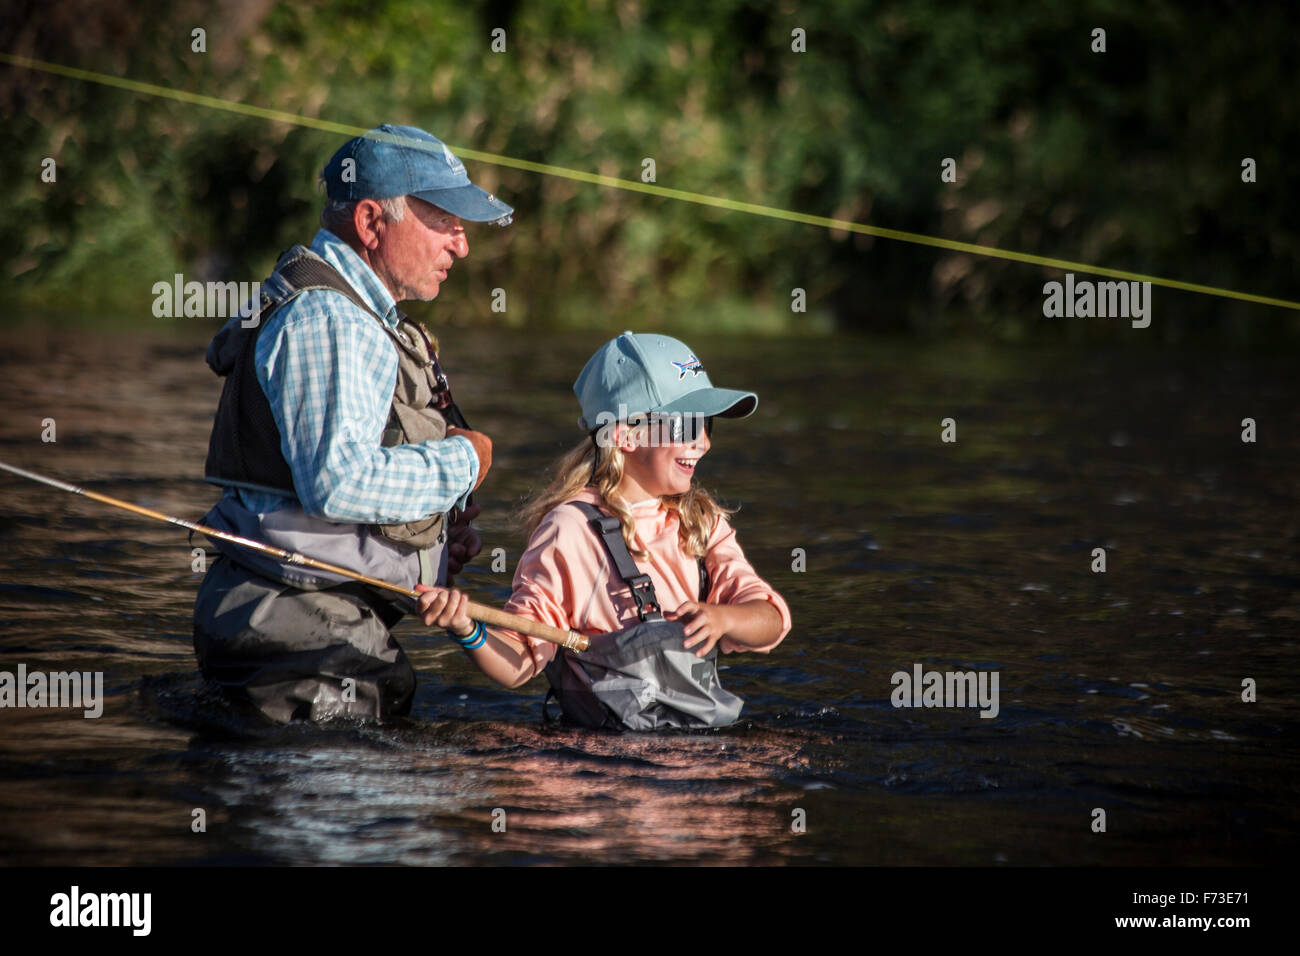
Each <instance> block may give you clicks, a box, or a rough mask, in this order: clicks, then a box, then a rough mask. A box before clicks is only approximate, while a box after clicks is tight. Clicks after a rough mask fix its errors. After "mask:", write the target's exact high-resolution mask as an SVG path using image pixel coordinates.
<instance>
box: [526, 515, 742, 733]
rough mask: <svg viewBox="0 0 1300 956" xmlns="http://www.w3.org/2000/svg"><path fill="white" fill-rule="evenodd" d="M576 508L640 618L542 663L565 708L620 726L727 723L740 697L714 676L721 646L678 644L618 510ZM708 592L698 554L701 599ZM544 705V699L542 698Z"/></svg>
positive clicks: (596, 723)
mask: <svg viewBox="0 0 1300 956" xmlns="http://www.w3.org/2000/svg"><path fill="white" fill-rule="evenodd" d="M569 504H571V505H573V506H574V507H575V508H577V509H578V510H580V511H581V512H582V513H583V515H585V516H586V518H587V523H588V524H589V525H590V526H591V528H592V530H593V531H594V532H595V533H596V535H597V536H598V537H599V538H600V540H601V543H602V544H603V545H604V546H605V551H606V553H607V554H608V555H609V559H610V561H611V562H612V565H613V568H614V570H615V572H616V573H617V574H618V576H619V577H620V578H622V579H623V581H624V583H625V584H627V586H628V587H629V588H630V589H631V591H632V600H633V601H635V602H636V607H637V617H638V618H639V619H640V623H639V624H635V625H633V626H632V627H630V628H627V629H625V630H622V631H617V632H615V633H613V634H597V635H594V636H592V637H591V638H590V644H589V645H588V647H587V650H585V651H581V652H575V651H570V650H568V649H567V648H557V649H556V652H555V657H554V658H552V659H551V662H550V663H549V664H547V665H546V671H545V673H546V678H547V680H548V681H550V684H551V690H550V692H549V693H548V694H547V700H549V699H550V697H551V696H552V695H554V696H555V698H556V699H557V700H558V701H559V702H560V708H561V710H563V712H564V716H565V717H566V718H568V719H569V720H570V721H571V722H573V723H576V724H579V725H580V726H583V727H591V728H605V729H622V730H662V729H667V728H698V727H725V726H727V725H728V724H733V723H735V722H736V719H737V718H738V717H739V716H740V710H741V708H742V707H744V706H745V702H744V701H743V700H741V699H740V698H739V697H737V696H736V695H735V694H733V693H731V692H729V691H727V690H724V689H723V687H722V682H721V681H720V680H718V667H717V657H718V647H717V645H716V644H715V645H714V646H713V648H712V649H711V650H710V651H709V653H708V654H707V655H706V656H705V657H696V656H695V652H694V650H690V649H687V648H684V647H682V642H683V641H684V640H685V634H686V631H685V629H684V628H683V627H682V625H681V624H679V623H677V622H675V621H668V620H665V619H664V616H663V612H662V608H660V606H659V600H658V598H657V597H656V595H655V589H654V583H653V582H652V581H651V580H650V575H648V574H644V573H643V572H642V571H641V569H640V568H638V567H637V565H636V562H635V561H634V560H633V559H632V555H631V552H629V551H628V548H627V542H626V541H625V540H624V539H623V530H622V525H621V524H620V523H619V520H618V518H616V517H614V516H612V515H607V514H605V513H604V512H602V511H601V510H600V509H599V508H597V507H595V506H594V505H591V504H589V503H587V502H585V501H571V502H569ZM708 595H709V580H708V572H707V571H706V570H705V568H704V562H703V560H701V561H700V591H699V600H700V601H701V602H703V601H705V600H707V598H708ZM542 707H543V712H545V707H546V705H545V702H543V705H542Z"/></svg>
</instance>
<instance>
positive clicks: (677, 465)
mask: <svg viewBox="0 0 1300 956" xmlns="http://www.w3.org/2000/svg"><path fill="white" fill-rule="evenodd" d="M688 431H689V429H688ZM695 431H696V432H698V434H696V435H694V436H692V437H691V439H690V440H689V441H679V442H672V441H671V440H670V439H671V438H672V432H671V429H669V428H656V427H654V426H650V427H647V426H645V425H636V426H628V425H624V424H621V423H620V424H619V425H618V426H617V427H616V429H615V432H614V438H615V441H616V442H617V444H618V447H619V448H620V449H621V450H622V452H623V480H622V481H621V482H620V483H619V486H618V493H619V495H620V496H621V497H622V498H623V500H624V501H627V502H629V503H635V502H638V501H644V500H646V499H647V498H662V497H663V496H664V495H681V494H685V493H686V492H687V491H690V489H691V479H692V478H693V477H694V476H695V468H696V466H697V465H698V463H699V461H700V459H701V458H703V457H704V456H705V455H706V454H708V451H709V448H710V447H711V445H712V443H711V442H710V441H709V435H708V430H707V429H705V428H697V429H695Z"/></svg>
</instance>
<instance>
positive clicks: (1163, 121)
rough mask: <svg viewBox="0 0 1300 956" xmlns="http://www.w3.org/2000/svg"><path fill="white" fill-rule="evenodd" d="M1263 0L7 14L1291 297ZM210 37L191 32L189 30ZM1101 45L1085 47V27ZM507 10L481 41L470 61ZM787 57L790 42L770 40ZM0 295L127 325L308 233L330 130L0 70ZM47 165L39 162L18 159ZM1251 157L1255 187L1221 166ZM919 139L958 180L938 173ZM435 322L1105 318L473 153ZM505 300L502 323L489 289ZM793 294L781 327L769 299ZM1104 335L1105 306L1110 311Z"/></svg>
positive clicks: (1000, 330)
mask: <svg viewBox="0 0 1300 956" xmlns="http://www.w3.org/2000/svg"><path fill="white" fill-rule="evenodd" d="M1287 12H1288V8H1287V6H1286V5H1285V4H1282V3H1274V4H1263V5H1257V6H1253V7H1252V8H1251V9H1249V10H1246V9H1239V8H1229V7H1226V6H1218V5H1216V6H1206V5H1186V4H1181V3H1173V2H1163V3H1162V2H1157V3H1152V4H1144V5H1131V4H1126V3H1120V2H1118V0H1097V2H1091V3H1085V4H1066V3H1059V4H1049V5H1046V7H1043V8H1039V7H1035V6H1029V7H1026V5H1024V4H1020V3H1012V2H1008V0H992V2H987V3H982V4H979V5H978V7H961V8H954V7H952V6H951V5H949V4H943V3H938V2H933V0H908V2H902V0H899V2H885V3H862V2H844V3H822V4H806V3H799V4H796V3H793V2H788V3H775V4H772V3H749V2H741V0H715V2H711V3H707V4H703V3H699V2H677V3H673V2H662V0H660V2H654V3H650V2H636V0H608V2H601V0H592V2H589V3H588V2H577V0H567V2H547V3H540V2H526V0H519V2H511V0H498V2H493V3H488V4H485V5H482V6H480V7H479V8H478V9H477V10H475V9H471V8H470V7H469V6H468V5H463V4H432V3H428V2H426V0H390V2H381V3H359V2H341V0H339V2H332V3H324V4H320V5H318V6H314V7H309V6H299V5H287V4H279V5H272V4H271V3H269V2H267V0H227V2H225V3H221V4H218V5H215V6H214V5H210V4H204V3H184V2H182V3H161V2H143V3H135V4H130V5H125V4H124V5H120V6H117V5H108V6H106V5H104V4H101V3H91V2H80V3H78V2H73V3H63V4H54V5H50V4H38V3H28V4H27V7H26V9H25V10H22V11H20V16H19V20H18V21H17V22H19V23H20V26H19V27H18V28H17V29H16V30H15V32H14V34H13V37H14V41H13V45H12V46H10V47H9V48H8V52H12V53H18V54H20V55H25V56H31V57H34V58H36V59H42V60H49V61H53V62H59V63H64V64H69V65H75V66H78V67H81V68H84V69H89V70H95V71H100V72H105V73H112V74H116V75H123V76H128V77H130V78H132V79H138V80H143V81H147V82H153V83H159V84H163V85H167V86H171V87H179V88H183V89H186V90H191V91H195V92H201V93H205V94H209V95H213V96H219V97H223V98H227V99H235V100H240V101H243V102H247V103H251V104H256V105H259V106H267V107H272V108H276V109H282V110H287V111H290V112H295V113H301V114H303V115H307V116H312V117H320V118H323V119H328V120H332V121H335V122H340V123H349V124H354V125H357V126H362V127H369V126H372V125H375V124H377V123H380V122H384V121H392V122H399V123H410V124H413V125H418V126H422V127H424V128H426V129H429V130H430V131H432V132H433V133H435V134H436V135H438V136H440V137H442V138H443V139H445V140H446V141H447V142H448V143H450V144H451V145H452V146H453V147H457V146H459V147H463V148H472V149H477V150H482V151H487V152H492V153H498V154H503V155H507V156H512V157H517V158H521V159H527V160H532V161H535V162H542V163H548V164H552V165H557V166H563V167H570V168H574V169H580V170H588V171H594V172H599V173H604V174H608V175H612V176H618V177H622V178H625V179H638V178H639V176H640V172H641V163H642V160H643V158H646V157H650V158H653V159H654V160H655V163H656V167H657V170H656V171H657V181H658V184H659V185H662V186H667V187H672V188H679V189H684V190H690V191H694V192H702V193H709V194H715V195H719V196H725V197H729V198H733V199H738V200H743V201H749V202H755V203H761V204H764V205H770V206H777V207H782V208H788V209H794V210H798V211H800V212H806V213H811V214H815V215H823V216H832V217H836V218H843V219H851V220H856V221H860V222H869V223H871V224H873V225H879V226H885V227H889V228H895V229H902V230H908V231H912V232H920V233H927V234H931V235H940V236H945V237H949V238H954V239H961V240H965V241H971V242H977V243H983V244H989V245H997V246H1000V247H1004V248H1009V249H1017V250H1023V251H1027V252H1032V253H1036V254H1039V255H1047V256H1055V257H1059V258H1064V259H1072V260H1078V261H1084V262H1093V263H1097V264H1099V265H1107V266H1111V267H1115V268H1121V269H1130V270H1134V271H1139V272H1148V273H1154V274H1156V275H1160V276H1167V277H1171V278H1178V279H1184V280H1188V281H1193V282H1202V283H1206V284H1210V285H1220V286H1226V287H1228V288H1235V289H1241V290H1245V291H1249V292H1256V293H1260V294H1265V295H1273V296H1279V297H1282V298H1291V299H1295V298H1300V291H1297V290H1296V287H1295V283H1294V280H1293V279H1292V264H1293V263H1294V262H1295V260H1296V258H1297V253H1300V241H1298V240H1297V234H1296V230H1295V220H1294V215H1293V213H1292V212H1291V211H1292V210H1293V209H1294V208H1295V205H1296V204H1295V202H1294V200H1295V198H1296V197H1295V192H1296V185H1295V180H1294V178H1293V177H1292V176H1291V175H1290V174H1291V171H1292V168H1293V163H1291V162H1289V160H1290V158H1291V157H1294V156H1295V155H1296V149H1297V148H1298V147H1300V143H1297V138H1298V136H1300V134H1298V132H1297V127H1296V123H1295V121H1294V118H1293V115H1292V104H1291V100H1292V99H1293V98H1294V83H1295V76H1296V75H1297V69H1296V67H1297V63H1296V59H1297V57H1296V41H1295V40H1294V31H1293V30H1292V29H1291V23H1290V18H1289V17H1288V16H1287ZM200 26H201V27H203V28H204V29H205V30H206V31H207V43H208V52H207V53H206V54H196V53H192V52H191V51H190V42H191V41H190V34H191V30H192V29H194V28H195V27H200ZM1097 26H1101V27H1104V28H1105V29H1106V31H1107V52H1106V53H1104V54H1094V53H1092V52H1090V50H1089V46H1090V43H1091V31H1092V29H1093V28H1094V27H1097ZM497 27H500V28H503V29H505V31H506V38H507V51H506V52H505V53H493V52H492V51H491V50H490V32H491V31H492V30H493V29H494V28H497ZM795 28H801V29H803V30H805V31H806V34H807V40H806V42H807V52H806V53H802V54H801V53H795V52H792V51H791V31H792V30H793V29H795ZM0 108H2V109H3V112H4V115H5V124H6V129H7V130H8V132H9V134H10V148H8V149H6V151H5V153H4V156H3V159H2V160H0V164H2V166H3V169H4V171H5V181H6V182H7V183H8V184H9V185H10V187H11V188H10V189H8V190H6V191H5V193H4V199H3V200H0V202H3V204H4V210H5V212H6V213H7V215H6V221H7V222H8V223H9V224H10V228H9V229H7V230H6V231H5V233H4V235H3V238H0V250H2V252H3V273H2V275H3V280H2V282H3V285H2V286H0V289H2V292H0V296H2V298H3V301H4V303H5V306H6V311H7V312H9V313H10V314H13V313H16V312H23V311H25V310H36V309H39V310H53V311H86V310H90V311H92V312H94V313H96V314H98V313H103V312H111V311H127V312H130V313H132V314H138V315H140V316H142V317H146V316H148V314H149V312H148V310H149V304H150V302H151V301H152V298H151V295H150V292H149V287H150V286H151V285H152V283H153V282H155V281H157V280H158V279H160V278H167V277H169V276H170V275H171V274H172V273H173V272H175V271H181V272H184V273H186V274H187V277H195V278H200V279H207V278H232V279H242V280H249V279H254V278H260V277H261V276H263V275H264V274H265V272H266V271H267V269H268V268H269V267H270V265H271V264H272V263H273V261H274V258H275V255H276V253H277V252H278V251H280V250H281V249H283V248H284V247H286V246H288V245H290V244H291V243H292V242H295V241H307V240H309V239H310V237H311V235H312V234H313V233H314V231H315V228H316V216H317V213H318V210H319V204H320V196H319V194H318V193H317V192H316V188H315V176H316V173H317V172H318V171H319V169H320V167H321V166H323V164H324V162H325V160H326V159H327V158H328V157H329V155H330V154H331V153H332V152H333V150H334V149H335V148H336V147H337V146H338V145H339V143H341V142H342V137H340V136H338V135H334V134H327V133H323V132H318V131H314V130H310V129H303V128H295V127H290V126H286V125H283V124H278V123H272V122H268V121H265V120H260V119H252V118H248V117H243V116H239V115H236V114H233V113H228V112H224V111H220V110H213V109H206V108H203V107H198V106H189V105H185V104H181V103H176V102H171V101H167V100H161V99H157V98H152V97H146V96H140V95H137V94H133V93H129V92H125V91H120V90H115V89H111V88H106V87H102V86H97V85H94V84H90V83H85V82H79V81H75V80H70V79H63V78H60V77H54V76H49V75H47V74H42V73H37V72H33V71H29V70H22V69H18V68H15V67H10V66H3V65H0ZM45 156H53V157H54V158H55V159H56V160H57V161H58V164H59V167H58V169H59V172H58V182H57V184H54V185H51V184H45V183H42V182H41V181H40V179H39V170H40V161H41V159H42V158H43V157H45ZM1246 156H1250V157H1253V158H1254V159H1255V160H1256V161H1257V163H1258V167H1259V182H1258V183H1256V184H1253V185H1246V184H1243V183H1242V182H1241V178H1240V172H1241V167H1240V164H1241V160H1242V158H1243V157H1246ZM945 157H953V158H954V159H956V161H957V168H958V182H957V183H955V184H944V183H942V182H941V181H940V177H939V172H940V163H941V161H942V160H943V158H945ZM468 165H469V167H470V171H471V175H472V176H473V178H474V180H475V181H476V182H477V183H479V184H480V185H482V186H484V188H486V189H488V190H490V191H493V192H499V193H500V194H501V195H502V196H503V197H504V198H506V199H507V200H508V201H509V202H511V203H512V204H513V205H514V206H515V207H516V209H517V215H516V219H515V224H514V225H513V226H512V227H510V228H509V229H506V230H504V231H500V232H498V231H496V230H494V229H492V228H490V227H484V226H480V227H473V229H472V232H471V237H470V242H471V263H470V267H469V268H466V269H463V270H459V271H458V272H457V273H456V274H455V276H454V278H453V280H452V282H450V283H449V284H448V287H447V288H446V289H445V290H444V292H443V294H442V296H441V297H440V298H439V301H438V303H437V304H436V305H434V306H428V307H424V306H416V307H414V308H413V310H412V311H421V310H427V314H428V315H429V316H430V317H431V318H432V319H433V321H434V322H436V323H438V324H441V325H446V324H454V323H456V322H468V321H473V322H484V321H497V322H504V323H506V324H509V325H522V324H527V325H529V326H533V327H566V326H593V327H599V328H602V329H606V330H610V331H618V330H620V329H622V328H638V329H653V328H668V329H674V328H677V329H689V328H709V329H720V330H736V331H740V330H755V331H773V332H779V331H798V330H801V329H811V330H814V331H817V332H822V331H827V330H829V329H831V328H841V329H869V330H875V331H888V332H897V333H908V334H917V335H925V336H932V335H938V334H950V333H953V332H965V333H970V334H977V335H980V336H993V337H996V338H999V339H1002V340H1009V341H1016V340H1020V339H1025V338H1029V337H1034V336H1047V337H1055V336H1062V335H1066V334H1069V335H1073V336H1079V335H1083V336H1090V335H1094V334H1096V335H1105V334H1108V330H1107V328H1106V327H1105V326H1106V323H1105V321H1104V320H1095V322H1096V329H1095V331H1094V330H1093V329H1089V328H1087V327H1083V328H1082V329H1081V327H1080V325H1079V324H1078V323H1074V324H1073V325H1072V326H1069V327H1067V326H1066V325H1065V324H1063V323H1062V324H1053V323H1052V322H1051V321H1050V320H1045V319H1043V318H1042V313H1041V305H1042V294H1041V288H1042V284H1043V282H1045V281H1047V280H1048V279H1051V278H1058V277H1059V276H1058V275H1057V274H1055V273H1051V272H1048V271H1045V270H1043V269H1041V268H1037V267H1033V266H1027V265H1022V264H1018V263H1008V262H1001V261H997V260H991V259H985V258H982V257H971V256H965V255H957V254H952V253H947V252H944V251H941V250H936V249H930V248H923V247H917V246H912V245H908V244H903V243H899V242H893V241H886V240H880V239H872V238H871V237H866V236H858V235H846V234H843V233H834V232H827V231H825V230H821V229H816V228H813V227H809V226H802V225H796V224H791V223H784V222H780V221H776V220H770V219H765V218H760V217H755V216H751V215H746V214H743V213H735V212H724V211H721V210H717V209H710V208H705V207H700V206H696V205H693V204H689V203H683V202H678V201H674V200H668V199H661V198H658V197H653V196H647V195H644V194H641V193H637V192H630V191H621V190H614V189H605V188H599V187H595V186H587V185H583V184H579V183H574V182H572V181H568V180H564V179H560V178H555V177H549V176H541V175H536V174H532V173H523V172H519V171H515V170H511V169H509V168H505V167H495V166H492V165H488V164H484V163H480V162H473V161H470V162H469V164H468ZM496 287H501V288H504V289H506V290H507V294H508V303H509V304H508V309H507V312H506V313H505V314H504V315H494V314H493V313H491V311H490V308H489V305H490V302H491V290H492V289H493V288H496ZM795 287H799V288H803V289H805V290H807V296H808V312H807V314H793V313H791V311H790V294H791V289H793V288H795ZM1154 308H1155V324H1154V326H1153V331H1155V333H1156V334H1155V336H1153V338H1163V339H1168V338H1175V337H1179V336H1183V335H1192V334H1195V335H1208V336H1210V337H1213V338H1215V339H1217V340H1222V341H1226V342H1240V341H1248V342H1250V341H1253V342H1273V341H1276V340H1277V339H1278V338H1279V337H1286V338H1288V339H1289V340H1291V341H1294V340H1295V338H1296V334H1295V333H1296V331H1297V328H1298V325H1297V321H1296V315H1295V313H1291V312H1286V311H1284V310H1279V309H1272V308H1268V307H1264V306H1253V305H1246V304H1242V303H1234V302H1229V301H1225V300H1223V299H1218V298H1211V297H1207V296H1200V295H1192V294H1185V293H1178V292H1174V291H1170V290H1163V289H1156V290H1155V304H1154ZM1116 324H1117V323H1112V325H1111V326H1110V327H1111V328H1114V327H1115V325H1116Z"/></svg>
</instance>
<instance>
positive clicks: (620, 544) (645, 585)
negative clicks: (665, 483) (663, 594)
mask: <svg viewBox="0 0 1300 956" xmlns="http://www.w3.org/2000/svg"><path fill="white" fill-rule="evenodd" d="M569 504H571V505H573V506H574V507H575V508H577V509H578V510H579V511H581V512H582V513H583V514H584V515H586V516H587V523H588V524H589V525H591V528H592V530H593V531H595V532H596V534H597V536H599V538H600V540H601V543H602V544H604V545H605V550H606V551H607V552H608V553H609V559H610V560H611V561H612V562H614V570H615V571H617V572H618V576H619V577H620V578H622V579H623V581H624V583H625V584H627V586H628V587H629V588H631V589H632V600H634V601H636V611H637V616H638V617H639V618H641V620H642V621H662V620H663V619H664V616H663V608H661V607H660V606H659V598H658V597H657V596H656V595H655V586H654V584H653V583H651V581H650V575H648V574H642V573H641V569H640V568H638V567H637V566H636V562H635V561H633V560H632V552H630V551H628V549H627V542H626V541H624V540H623V526H622V525H621V524H620V523H619V520H618V519H617V518H615V517H614V516H613V515H607V514H605V513H604V512H603V511H601V510H600V509H599V508H597V507H596V506H595V505H592V504H588V503H587V502H585V501H571V502H569Z"/></svg>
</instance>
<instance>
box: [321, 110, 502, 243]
mask: <svg viewBox="0 0 1300 956" xmlns="http://www.w3.org/2000/svg"><path fill="white" fill-rule="evenodd" d="M321 178H322V179H324V180H325V192H326V194H327V195H328V196H329V197H330V199H336V200H342V201H347V202H355V201H357V200H360V199H392V198H393V197H395V196H414V197H416V198H417V199H423V200H424V201H425V202H428V203H433V205H435V206H437V207H438V208H439V209H445V210H446V211H447V212H449V213H451V214H452V215H453V216H459V217H460V218H461V219H466V220H468V221H470V222H495V223H496V224H497V225H501V226H504V225H508V224H509V222H510V217H511V216H512V215H513V214H514V209H512V208H511V207H510V206H507V205H506V204H505V203H503V202H502V201H501V200H500V199H497V198H496V196H493V195H492V194H491V193H488V192H486V191H484V190H482V189H480V188H479V187H478V186H475V185H474V184H473V183H471V182H470V181H469V173H467V172H466V171H465V164H464V163H462V162H461V161H460V160H459V159H457V158H456V156H455V155H454V154H453V153H452V151H451V150H450V149H448V148H447V144H446V143H444V142H443V141H442V140H440V139H438V137H436V136H431V135H429V134H428V133H426V132H425V131H424V130H422V129H416V128H415V127H414V126H394V125H393V124H391V123H385V124H384V125H383V126H378V127H376V128H375V129H372V130H370V131H369V132H367V133H366V134H365V135H363V136H357V137H355V138H354V139H350V140H348V141H347V142H346V143H344V144H343V145H342V146H340V147H339V150H338V152H336V153H335V154H334V155H333V156H331V157H330V161H329V162H328V163H326V164H325V170H324V172H322V173H321Z"/></svg>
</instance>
